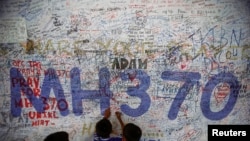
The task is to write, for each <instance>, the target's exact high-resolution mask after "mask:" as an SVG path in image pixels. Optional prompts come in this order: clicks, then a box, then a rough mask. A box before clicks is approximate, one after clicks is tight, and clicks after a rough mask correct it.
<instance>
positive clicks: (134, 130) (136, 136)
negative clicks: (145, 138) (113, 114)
mask: <svg viewBox="0 0 250 141" xmlns="http://www.w3.org/2000/svg"><path fill="white" fill-rule="evenodd" d="M123 136H124V137H125V139H126V141H139V140H140V138H141V136H142V131H141V128H140V127H139V126H137V125H135V124H133V123H128V124H126V125H125V126H124V129H123Z"/></svg>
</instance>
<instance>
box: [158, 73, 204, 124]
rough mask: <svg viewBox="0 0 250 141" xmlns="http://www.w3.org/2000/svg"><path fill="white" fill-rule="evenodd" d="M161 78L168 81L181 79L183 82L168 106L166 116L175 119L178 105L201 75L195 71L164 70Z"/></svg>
mask: <svg viewBox="0 0 250 141" xmlns="http://www.w3.org/2000/svg"><path fill="white" fill-rule="evenodd" d="M161 78H162V79H163V80H169V81H183V82H185V83H184V84H183V85H182V87H181V88H180V89H179V90H178V93H177V95H176V97H175V98H174V101H173V103H172V105H171V107H170V110H169V113H168V118H169V119H172V120H173V119H175V118H176V117H177V114H178V112H179V109H180V106H181V104H182V103H183V101H184V99H185V97H186V96H187V94H188V92H189V90H190V89H191V88H192V87H193V86H194V85H196V84H197V83H198V81H199V79H200V78H201V75H200V74H199V73H197V72H171V71H164V72H163V73H162V75H161Z"/></svg>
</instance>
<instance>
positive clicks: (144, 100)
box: [121, 70, 151, 117]
mask: <svg viewBox="0 0 250 141" xmlns="http://www.w3.org/2000/svg"><path fill="white" fill-rule="evenodd" d="M131 75H135V77H134V78H135V79H139V80H140V84H139V85H138V86H134V87H128V89H127V94H128V95H130V96H135V97H138V98H140V99H141V103H140V105H139V106H138V107H137V108H136V109H133V108H131V107H130V106H128V105H126V104H123V105H121V110H122V112H124V113H125V114H127V115H129V116H132V117H138V116H141V115H142V114H144V113H145V112H147V111H148V109H149V107H150V103H151V100H150V97H149V95H148V94H147V92H146V91H147V89H148V88H149V86H150V77H149V76H148V75H147V74H146V73H145V72H143V71H142V70H134V71H132V74H131V72H128V73H126V72H123V73H122V74H121V79H122V80H131V77H130V76H131Z"/></svg>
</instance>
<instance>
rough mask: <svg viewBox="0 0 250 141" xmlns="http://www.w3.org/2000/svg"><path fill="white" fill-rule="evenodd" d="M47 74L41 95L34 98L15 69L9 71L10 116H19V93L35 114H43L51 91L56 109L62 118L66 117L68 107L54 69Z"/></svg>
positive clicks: (20, 107)
mask: <svg viewBox="0 0 250 141" xmlns="http://www.w3.org/2000/svg"><path fill="white" fill-rule="evenodd" d="M47 72H48V74H47V75H45V77H44V80H43V85H42V87H41V95H40V96H35V95H34V92H33V90H32V89H31V88H30V87H29V84H28V82H27V81H26V80H25V78H24V76H23V75H22V74H21V72H20V71H19V70H18V69H17V68H11V69H10V79H11V84H10V87H11V114H12V115H13V116H14V117H18V116H20V115H21V109H22V103H20V102H22V99H21V92H23V93H24V95H25V96H26V97H27V98H28V99H29V101H30V102H31V104H32V106H33V107H34V108H35V110H36V111H37V112H41V113H42V112H44V111H45V109H46V106H47V104H48V103H47V99H48V98H49V95H50V91H51V89H53V91H54V94H55V97H56V100H57V102H58V104H59V105H58V107H59V108H60V109H61V110H60V113H61V115H63V116H66V115H68V113H69V110H68V105H67V102H66V100H65V96H64V92H63V89H62V86H61V83H60V81H59V79H58V77H57V75H55V74H56V72H55V70H54V69H48V70H47ZM62 101H64V102H62Z"/></svg>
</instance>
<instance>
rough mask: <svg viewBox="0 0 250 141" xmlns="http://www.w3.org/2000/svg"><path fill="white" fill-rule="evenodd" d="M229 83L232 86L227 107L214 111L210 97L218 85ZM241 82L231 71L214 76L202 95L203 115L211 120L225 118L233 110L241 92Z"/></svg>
mask: <svg viewBox="0 0 250 141" xmlns="http://www.w3.org/2000/svg"><path fill="white" fill-rule="evenodd" d="M220 83H227V84H228V85H229V86H230V95H229V99H228V101H227V104H226V105H225V107H224V108H223V109H222V110H221V111H219V112H213V111H211V109H210V98H211V95H212V93H213V90H214V88H215V87H216V85H218V84H220ZM239 90H240V87H239V82H238V80H237V78H236V77H235V76H234V75H232V74H231V73H224V72H222V73H219V74H217V75H215V76H213V77H212V78H211V79H210V80H209V81H208V83H207V84H206V85H205V88H204V91H203V93H202V96H201V102H200V107H201V111H202V113H203V115H204V116H205V117H207V118H208V119H211V120H220V119H222V118H225V117H226V116H227V115H228V114H229V113H230V112H231V111H232V110H233V107H234V105H235V103H236V100H237V98H238V94H239Z"/></svg>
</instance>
